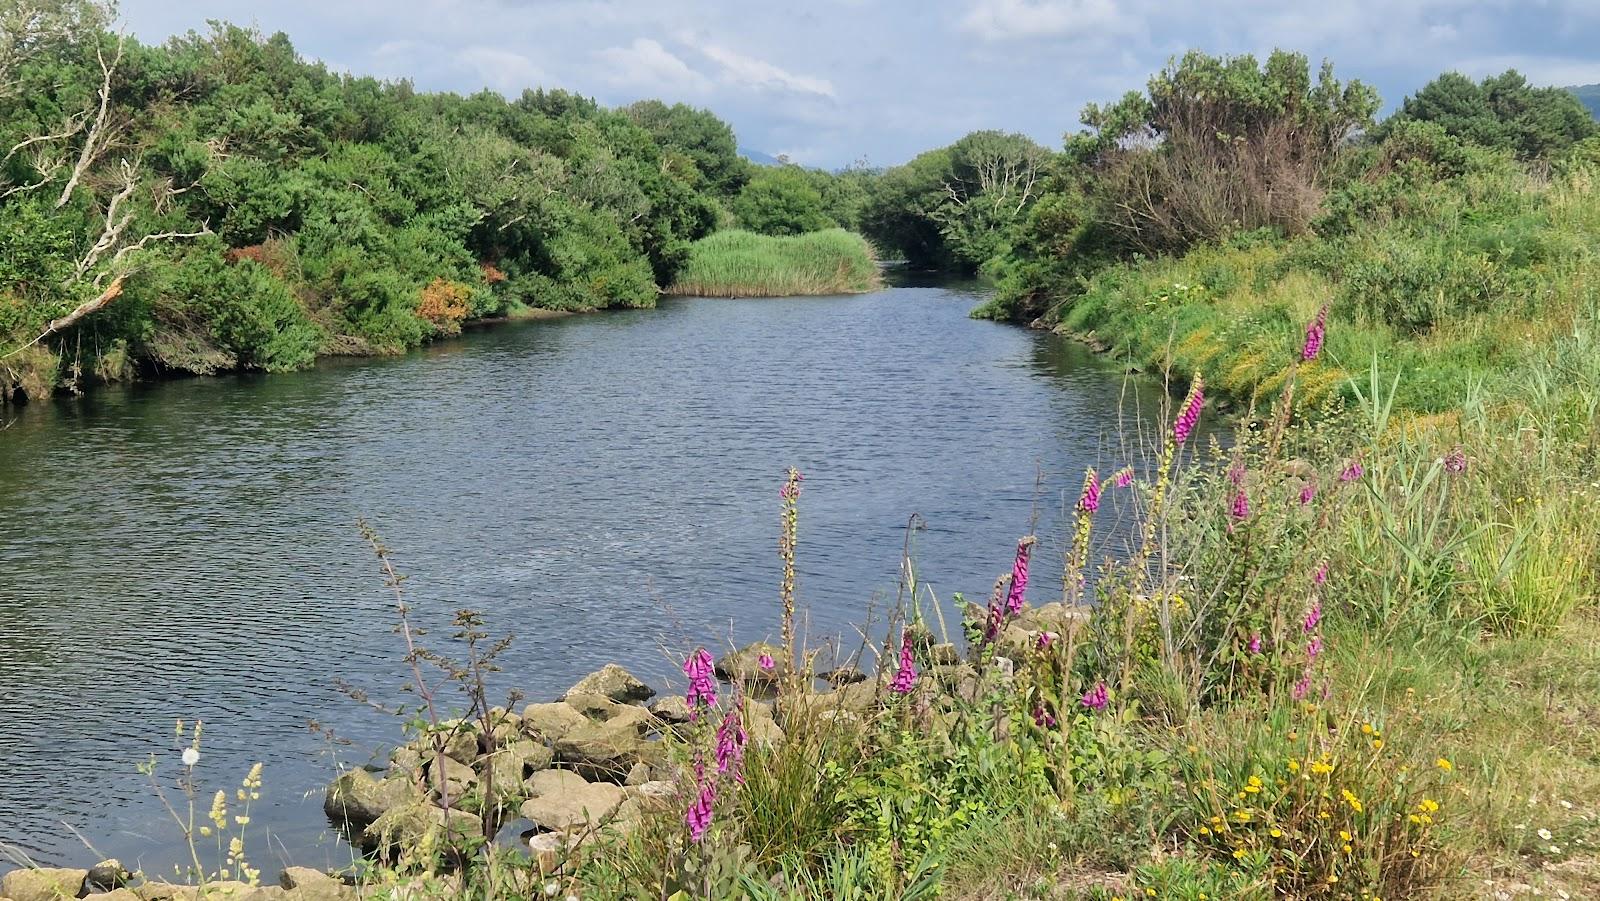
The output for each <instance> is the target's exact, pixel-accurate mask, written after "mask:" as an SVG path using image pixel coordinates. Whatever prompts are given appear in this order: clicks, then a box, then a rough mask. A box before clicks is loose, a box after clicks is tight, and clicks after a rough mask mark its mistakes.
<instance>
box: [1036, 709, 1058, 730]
mask: <svg viewBox="0 0 1600 901" xmlns="http://www.w3.org/2000/svg"><path fill="white" fill-rule="evenodd" d="M1033 724H1034V725H1035V726H1038V727H1039V728H1040V729H1050V728H1053V727H1054V726H1055V724H1056V718H1055V716H1054V715H1052V714H1051V713H1050V711H1048V710H1045V709H1044V708H1043V707H1035V708H1033Z"/></svg>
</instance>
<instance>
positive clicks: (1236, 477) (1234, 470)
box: [1228, 460, 1245, 488]
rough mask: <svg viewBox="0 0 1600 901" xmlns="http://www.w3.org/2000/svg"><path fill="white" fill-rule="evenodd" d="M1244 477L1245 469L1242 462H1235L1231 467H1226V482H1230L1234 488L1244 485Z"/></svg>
mask: <svg viewBox="0 0 1600 901" xmlns="http://www.w3.org/2000/svg"><path fill="white" fill-rule="evenodd" d="M1244 475H1245V468H1244V461H1243V460H1235V461H1233V465H1232V466H1229V467H1228V481H1229V482H1231V483H1232V484H1233V486H1234V487H1235V488H1237V487H1239V486H1240V485H1243V484H1244Z"/></svg>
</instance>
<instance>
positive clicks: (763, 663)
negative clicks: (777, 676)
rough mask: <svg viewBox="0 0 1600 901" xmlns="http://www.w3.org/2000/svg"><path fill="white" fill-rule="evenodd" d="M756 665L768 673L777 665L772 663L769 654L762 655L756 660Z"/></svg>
mask: <svg viewBox="0 0 1600 901" xmlns="http://www.w3.org/2000/svg"><path fill="white" fill-rule="evenodd" d="M756 665H758V666H760V667H761V668H762V669H764V670H766V671H767V672H769V673H770V672H772V668H773V667H775V666H777V664H776V663H774V662H773V661H772V655H771V654H762V655H761V656H760V657H759V658H757V659H756Z"/></svg>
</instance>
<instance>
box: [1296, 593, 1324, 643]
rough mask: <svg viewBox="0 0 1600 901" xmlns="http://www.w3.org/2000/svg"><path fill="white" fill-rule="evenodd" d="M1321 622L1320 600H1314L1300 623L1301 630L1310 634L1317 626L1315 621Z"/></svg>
mask: <svg viewBox="0 0 1600 901" xmlns="http://www.w3.org/2000/svg"><path fill="white" fill-rule="evenodd" d="M1320 622H1322V602H1321V601H1314V602H1313V603H1312V604H1311V609H1310V610H1308V611H1307V612H1306V620H1305V622H1303V623H1301V624H1300V625H1301V631H1302V632H1304V633H1305V634H1307V635H1310V634H1311V633H1312V632H1313V631H1315V630H1316V628H1317V623H1320Z"/></svg>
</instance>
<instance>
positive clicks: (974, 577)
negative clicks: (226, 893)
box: [0, 284, 1158, 874]
mask: <svg viewBox="0 0 1600 901" xmlns="http://www.w3.org/2000/svg"><path fill="white" fill-rule="evenodd" d="M980 299H981V298H979V297H978V296H977V295H976V294H975V293H974V292H973V291H972V290H970V289H968V288H964V287H960V286H955V287H952V286H949V285H937V284H930V285H916V284H903V285H900V286H897V287H892V288H890V289H888V290H885V291H882V292H879V293H876V294H871V295H864V296H855V297H833V298H796V299H781V300H703V299H677V300H664V301H663V302H662V303H661V306H660V307H659V308H658V309H654V310H639V311H628V312H611V313H605V314H602V315H594V316H579V317H570V318H565V319H554V320H542V321H535V322H523V323H510V324H504V325H499V326H495V327H492V328H485V329H482V330H479V331H475V332H472V333H470V334H468V335H466V336H464V337H463V338H461V339H459V340H453V341H449V342H444V343H441V344H437V345H434V346H432V347H430V348H428V349H426V350H424V351H420V352H417V353H413V354H410V355H408V356H405V357H400V358H393V359H380V360H370V359H368V360H356V361H336V362H334V363H331V364H324V365H322V366H319V367H318V368H316V369H314V370H310V371H306V372H299V373H288V374H277V375H270V376H267V375H239V376H229V377H222V378H209V379H189V380H182V381H169V382H165V383H155V384H143V385H136V386H131V387H124V388H109V389H100V390H95V391H93V392H91V393H90V394H89V395H87V396H85V397H82V398H74V399H59V400H55V401H52V402H48V403H37V404H33V405H30V406H28V407H25V408H22V409H20V410H7V411H4V415H5V417H7V418H8V419H10V420H11V421H10V423H9V426H8V427H7V428H5V429H4V431H0V843H5V844H6V845H9V846H11V847H12V848H13V849H14V850H20V851H21V852H23V853H26V854H28V855H30V856H31V857H32V858H33V859H34V860H35V861H37V862H39V863H41V864H47V865H48V864H63V865H66V864H71V865H87V863H85V861H87V862H90V863H92V862H93V861H94V860H96V859H98V856H97V855H99V854H105V855H115V856H118V857H120V858H121V859H122V861H123V863H125V864H127V865H129V866H136V865H142V866H144V867H145V868H146V869H147V870H148V871H151V872H168V873H170V872H171V869H170V868H171V866H172V864H173V863H174V862H175V861H176V860H177V856H176V855H175V854H174V853H173V842H174V841H175V840H176V837H177V835H178V832H177V830H176V827H174V826H173V825H172V823H171V820H170V818H169V817H168V816H167V814H166V812H165V810H164V808H163V807H162V806H161V802H160V800H159V799H158V797H157V795H156V786H154V785H152V783H151V780H150V779H149V778H147V777H146V776H144V775H142V774H141V773H140V772H139V764H140V763H141V762H144V761H146V760H148V759H149V758H150V757H151V756H152V755H154V757H155V759H156V770H155V781H156V784H157V785H159V786H160V787H162V788H163V789H164V790H165V791H166V792H167V794H168V797H169V798H170V800H172V801H173V803H174V804H175V805H176V806H177V807H178V808H179V810H180V812H181V811H182V810H183V809H184V808H185V805H186V804H187V801H186V800H185V798H184V795H183V792H182V790H181V788H179V787H177V786H176V785H175V782H174V779H175V777H176V776H177V773H178V770H179V768H180V764H179V761H178V754H177V752H176V750H175V749H174V746H173V740H172V732H173V723H174V720H175V719H177V718H183V719H194V718H196V717H199V718H202V719H203V720H204V722H205V733H204V739H203V745H202V758H201V762H200V765H199V767H198V768H197V774H198V778H199V783H200V784H199V786H198V797H199V799H200V800H199V802H198V805H199V807H200V808H201V810H200V814H199V815H200V816H202V817H203V815H204V810H205V808H206V807H208V806H209V798H210V795H211V793H212V792H213V791H215V790H216V789H217V788H219V787H220V788H227V789H229V790H230V794H231V790H232V789H233V788H234V787H235V786H236V785H237V783H238V781H239V779H241V778H242V777H243V776H244V773H245V771H246V770H247V769H248V768H249V766H250V764H251V763H253V762H256V761H261V762H263V763H264V764H265V771H264V781H265V789H264V792H263V798H262V800H261V801H260V802H257V805H256V808H255V810H254V811H253V815H252V827H251V828H252V829H253V830H259V829H261V828H263V827H264V829H265V831H266V832H267V833H270V841H267V842H262V841H260V840H259V839H258V840H257V841H255V842H253V844H254V849H253V850H252V852H251V858H252V862H253V863H255V864H256V865H257V866H260V867H262V869H263V870H264V871H265V872H267V873H268V874H271V873H273V872H275V870H274V867H275V866H281V865H282V864H283V863H285V862H286V861H287V860H288V859H292V860H293V862H295V863H297V864H301V865H310V866H340V865H345V864H348V863H349V862H350V852H349V850H348V849H347V848H345V847H343V846H342V845H341V844H340V843H339V842H338V841H337V840H335V839H334V837H333V836H332V835H331V833H330V831H329V829H328V827H327V824H326V822H325V820H324V819H323V818H322V815H321V810H320V803H321V794H320V792H321V786H322V785H324V784H325V783H326V782H327V780H328V779H329V778H330V775H331V773H332V772H333V768H334V765H335V758H337V759H338V760H340V761H344V762H348V763H357V764H359V763H362V762H366V761H367V760H369V759H370V755H371V753H372V749H373V748H375V747H377V746H379V745H381V744H382V743H384V742H392V741H393V740H394V739H395V738H396V737H397V736H398V730H399V726H398V724H397V722H396V721H395V720H394V719H392V718H390V717H388V716H386V715H384V714H381V713H379V712H377V711H375V710H373V709H371V708H370V707H368V706H364V705H362V704H360V703H357V702H356V701H353V700H351V698H350V697H348V696H347V694H346V693H344V692H343V691H342V690H341V689H340V688H339V687H338V686H337V684H336V683H337V682H339V681H340V680H343V681H345V682H348V683H349V684H350V685H351V686H354V687H355V688H357V689H359V690H363V691H366V692H369V693H370V694H371V695H372V697H373V698H374V699H379V700H385V701H395V700H399V699H402V698H403V696H402V695H401V694H400V691H399V688H400V686H401V684H402V683H403V682H404V681H405V680H406V673H405V668H404V665H403V663H402V662H401V659H400V658H401V654H402V653H403V651H402V645H401V640H400V638H399V637H398V636H397V635H395V634H394V633H393V631H392V626H393V624H394V621H395V619H394V615H393V605H392V599H391V598H390V596H389V595H387V594H386V592H385V590H384V587H383V583H382V579H381V576H380V573H379V571H378V569H377V566H376V563H375V561H374V559H373V555H372V553H371V552H370V550H369V549H368V548H367V546H366V545H365V543H364V542H363V540H362V537H361V535H360V534H359V532H358V530H357V527H356V522H357V520H358V519H359V518H365V519H366V520H367V521H368V522H370V523H371V524H372V525H373V527H375V528H376V529H377V530H378V531H379V532H380V533H381V534H382V536H383V539H384V541H385V542H386V543H387V544H388V545H389V546H390V547H391V549H392V551H393V555H394V560H395V563H396V565H397V566H398V567H399V568H400V569H401V570H402V571H403V572H404V573H406V574H407V577H408V578H407V583H406V585H407V590H408V592H409V596H410V599H411V601H412V603H413V604H414V605H415V607H416V609H417V611H418V615H419V617H421V618H422V619H423V620H424V621H426V622H428V623H430V624H433V625H436V626H439V627H440V628H438V629H437V631H435V632H434V635H433V636H431V638H430V640H432V641H435V642H436V643H438V644H441V645H444V644H448V642H447V641H446V636H447V635H448V632H449V631H450V630H449V629H448V628H446V627H445V625H446V624H447V622H448V618H449V614H450V613H451V612H452V611H454V610H456V609H458V608H473V609H477V610H480V611H482V612H483V613H484V615H485V616H486V618H487V622H488V625H489V628H490V629H491V630H492V631H494V632H496V633H511V634H513V635H514V636H515V638H514V641H513V643H512V645H511V647H510V649H509V650H508V651H507V652H506V653H505V655H504V656H503V657H502V658H501V665H502V666H503V667H504V672H503V673H501V674H500V675H499V676H498V677H497V682H496V684H495V688H496V690H497V691H500V690H504V689H506V688H517V689H520V690H522V691H524V692H526V693H527V694H528V695H529V696H530V697H532V698H534V699H540V700H543V699H545V698H546V697H547V696H554V695H556V694H558V693H559V692H560V691H562V690H563V689H564V688H565V687H566V686H567V685H569V684H571V683H572V682H573V681H574V680H575V679H577V678H578V677H580V676H581V675H583V674H584V673H586V672H588V671H590V670H593V669H595V668H597V667H598V666H599V665H600V664H602V663H605V662H610V661H615V662H620V663H623V664H624V665H626V666H628V667H630V668H632V669H634V671H635V672H637V673H639V674H641V675H643V676H647V677H648V681H652V682H653V684H656V685H657V686H658V687H661V686H663V685H665V684H666V683H667V681H668V680H667V677H669V676H670V675H672V674H673V672H674V663H673V661H672V660H671V659H669V658H670V655H671V654H675V653H679V652H681V651H682V650H684V649H686V648H691V647H693V646H694V645H695V644H698V643H706V644H709V645H713V646H722V647H725V646H727V644H728V642H730V641H741V642H742V641H745V640H751V639H756V638H761V637H765V636H769V635H775V633H776V631H777V613H776V608H777V604H776V601H777V584H778V580H779V568H778V558H777V553H776V546H777V540H778V529H779V519H778V515H779V499H778V488H779V487H780V485H781V483H782V478H783V473H784V470H785V468H786V467H788V466H790V465H794V466H797V467H799V468H800V469H801V470H802V471H803V472H804V473H805V490H804V493H803V496H802V498H801V512H800V548H799V565H798V571H799V579H798V581H799V588H798V591H799V598H800V603H801V606H802V608H804V610H805V611H806V612H807V614H808V616H809V624H810V630H811V632H812V633H813V634H816V635H829V634H843V635H844V636H845V637H846V638H847V639H849V638H851V637H852V636H854V634H855V633H854V631H853V625H854V624H856V623H859V622H861V621H862V619H863V618H864V616H865V615H866V611H867V610H868V608H869V607H870V606H872V605H874V604H875V603H876V604H877V605H878V606H879V607H880V608H881V607H882V606H883V604H884V602H885V601H886V600H889V599H892V596H893V592H894V587H895V582H896V576H897V571H898V567H899V559H900V554H901V548H902V544H903V541H904V537H905V526H906V523H907V519H908V517H909V516H910V515H911V514H912V513H918V514H921V516H922V517H923V518H924V519H925V521H926V523H927V529H926V530H925V531H923V532H921V533H919V535H918V536H917V538H916V551H917V554H916V556H917V558H918V565H919V570H920V575H921V576H922V577H923V578H925V579H926V580H928V582H929V584H931V585H932V586H933V589H934V590H935V592H936V593H937V595H938V597H939V598H940V599H941V601H943V602H944V604H945V612H946V614H947V616H950V617H952V622H953V620H954V616H955V613H954V608H953V605H951V604H950V603H949V597H950V595H951V594H952V593H953V592H964V593H965V594H966V595H967V596H968V597H971V598H979V599H981V598H983V597H985V596H986V594H987V590H988V588H989V586H990V585H991V584H992V582H993V580H994V578H995V576H996V575H998V574H999V573H1001V572H1003V571H1006V569H1007V568H1008V566H1009V561H1010V556H1011V552H1012V548H1013V546H1014V542H1015V541H1016V538H1017V537H1018V536H1019V535H1023V534H1026V533H1028V532H1029V531H1030V529H1033V528H1036V529H1037V531H1038V533H1039V534H1040V535H1041V545H1040V548H1039V551H1038V555H1037V556H1036V558H1035V559H1036V561H1038V562H1036V564H1035V567H1034V570H1035V574H1036V575H1035V580H1034V583H1033V585H1034V587H1033V588H1032V589H1031V590H1030V595H1031V596H1032V597H1034V598H1036V599H1038V598H1041V597H1042V598H1045V599H1048V598H1049V596H1051V595H1052V594H1058V593H1059V591H1060V574H1059V560H1060V547H1061V532H1062V529H1061V528H1060V527H1059V526H1058V523H1059V521H1060V519H1061V516H1060V511H1061V508H1062V507H1063V505H1064V503H1070V499H1069V500H1067V501H1064V498H1068V497H1069V496H1075V495H1076V491H1077V488H1078V485H1079V482H1080V480H1081V479H1082V471H1083V467H1084V466H1086V465H1101V466H1103V467H1104V466H1115V465H1117V464H1118V463H1119V462H1120V460H1119V459H1117V457H1116V453H1115V448H1114V447H1113V446H1112V445H1111V444H1110V443H1109V442H1110V440H1111V439H1110V438H1109V437H1108V436H1110V435H1112V434H1114V433H1115V431H1116V426H1117V416H1118V411H1119V410H1123V411H1126V412H1127V413H1128V414H1129V415H1133V411H1135V410H1136V409H1137V407H1138V406H1139V405H1141V404H1142V405H1143V407H1144V408H1145V409H1147V410H1148V409H1151V408H1152V405H1153V404H1154V403H1155V398H1156V397H1157V396H1158V395H1157V394H1156V393H1155V390H1156V389H1155V388H1154V387H1153V386H1151V385H1135V384H1131V383H1129V382H1127V380H1125V379H1124V378H1123V377H1122V376H1121V375H1120V374H1119V372H1118V371H1117V369H1116V368H1115V367H1113V366H1112V365H1111V364H1109V363H1108V362H1106V361H1104V360H1102V359H1099V358H1097V357H1095V356H1093V355H1092V354H1090V353H1089V352H1088V351H1087V350H1085V349H1083V348H1082V347H1080V346H1078V345H1076V344H1073V343H1070V342H1068V341H1065V340H1064V339H1061V338H1057V337H1054V336H1051V335H1048V334H1042V333H1037V332H1030V331H1027V330H1024V329H1019V328H1016V327H1012V326H1005V325H998V324H994V323H989V322H979V321H974V320H971V319H969V318H967V313H968V311H969V310H970V309H971V308H972V307H973V306H974V305H975V304H976V303H978V302H979V300H980ZM1036 517H1037V522H1038V525H1037V527H1035V526H1034V525H1033V523H1034V522H1035V518H1036ZM1052 573H1054V575H1053V577H1052ZM680 680H681V679H680ZM311 723H320V724H324V725H328V726H332V727H333V728H334V729H335V730H336V731H337V734H338V736H339V738H338V739H334V740H330V738H329V737H328V736H327V735H326V734H324V733H319V732H316V731H314V730H313V729H311V728H309V724H311ZM256 834H257V836H261V835H262V834H263V833H262V832H261V831H257V833H256ZM84 842H88V843H90V844H91V845H92V846H93V847H94V848H95V849H96V850H95V851H90V850H87V849H85V848H84ZM3 850H4V849H0V852H3ZM5 867H6V861H5V855H4V854H3V853H0V869H5Z"/></svg>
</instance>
